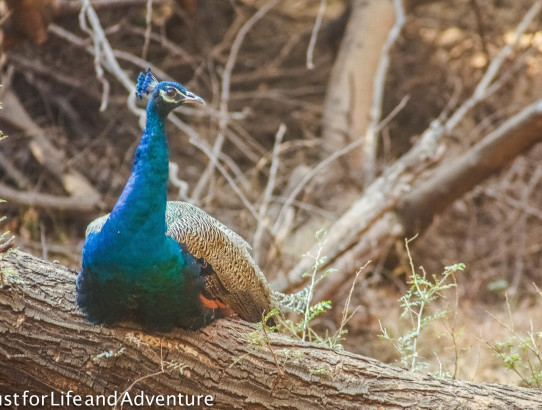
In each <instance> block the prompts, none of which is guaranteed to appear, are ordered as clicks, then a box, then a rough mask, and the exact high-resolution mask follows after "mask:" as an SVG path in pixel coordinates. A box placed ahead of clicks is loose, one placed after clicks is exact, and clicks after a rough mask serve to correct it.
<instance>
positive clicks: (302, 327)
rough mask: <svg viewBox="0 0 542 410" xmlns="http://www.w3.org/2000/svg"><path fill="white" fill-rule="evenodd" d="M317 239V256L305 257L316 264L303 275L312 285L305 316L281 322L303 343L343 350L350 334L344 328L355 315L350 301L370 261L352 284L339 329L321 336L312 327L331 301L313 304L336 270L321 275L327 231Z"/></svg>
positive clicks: (324, 261)
mask: <svg viewBox="0 0 542 410" xmlns="http://www.w3.org/2000/svg"><path fill="white" fill-rule="evenodd" d="M315 237H316V240H317V241H318V251H317V252H316V255H311V254H306V255H305V256H309V257H311V258H313V259H314V264H313V265H312V270H311V272H310V273H304V274H303V277H308V278H310V283H309V285H308V287H307V292H306V300H305V303H304V306H305V309H304V312H303V314H301V315H300V316H301V318H300V320H299V321H292V320H280V323H281V324H282V325H283V326H284V328H286V329H287V330H288V332H289V333H290V334H291V335H293V336H295V337H297V338H299V339H301V340H303V341H309V342H316V343H320V344H324V345H327V346H328V347H330V348H332V349H340V348H342V346H341V341H342V340H343V339H344V335H345V334H346V333H347V332H348V331H347V330H346V329H345V328H344V327H345V325H346V323H347V322H348V321H349V320H350V318H351V317H352V315H353V314H354V313H355V311H354V312H352V313H351V314H348V309H349V306H350V300H351V297H352V293H353V291H354V287H355V284H356V281H357V280H358V277H359V275H360V273H361V272H362V271H363V270H364V269H365V267H366V266H367V265H368V264H369V263H370V261H369V262H367V263H366V264H365V265H364V266H363V267H362V268H360V269H359V270H358V271H357V272H356V276H355V278H354V280H353V282H352V287H351V289H350V292H349V294H348V297H347V298H346V302H345V306H344V310H343V315H342V319H341V323H340V326H339V329H338V330H337V331H336V332H335V333H333V334H330V332H329V331H326V332H325V335H324V336H321V335H319V334H318V333H317V332H316V331H315V330H314V329H313V328H312V327H311V322H312V321H313V320H314V319H316V318H317V317H318V316H319V315H321V314H322V313H325V312H327V311H329V310H330V309H331V301H329V300H323V301H320V302H317V303H315V304H312V299H313V297H314V291H315V289H316V286H317V285H318V283H320V281H321V280H322V279H324V278H326V277H328V276H329V275H331V274H332V273H333V272H335V271H336V269H334V268H330V269H327V270H325V271H324V272H323V273H319V271H320V268H321V267H322V266H324V265H325V263H326V260H327V256H325V255H322V251H323V249H324V245H325V244H326V241H327V239H326V231H325V230H323V229H320V230H319V231H318V232H316V234H315Z"/></svg>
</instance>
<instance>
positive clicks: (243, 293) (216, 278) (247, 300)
mask: <svg viewBox="0 0 542 410" xmlns="http://www.w3.org/2000/svg"><path fill="white" fill-rule="evenodd" d="M166 224H167V234H168V235H169V236H171V237H173V238H174V239H176V240H177V241H178V242H179V243H181V244H183V245H184V246H185V247H186V248H187V249H188V251H189V252H190V253H191V254H192V255H194V256H195V257H196V258H198V259H202V260H203V261H204V262H205V263H207V264H209V265H210V266H211V268H212V272H213V273H212V274H210V275H207V276H206V278H205V281H206V282H205V293H206V294H207V295H209V297H210V298H212V299H219V300H220V301H222V302H223V303H225V304H226V305H228V306H229V307H230V308H232V309H233V310H234V311H235V312H236V313H237V314H238V315H239V316H240V317H241V318H243V319H245V320H247V321H251V322H257V321H260V320H261V319H262V313H266V312H268V311H269V310H270V309H271V291H270V288H269V285H268V283H267V280H266V279H265V277H264V275H263V273H262V272H261V271H260V269H259V267H258V266H257V265H256V263H255V262H254V260H253V259H252V257H251V255H250V252H249V250H250V245H249V244H248V243H247V242H246V241H245V240H244V239H243V238H241V237H240V236H239V235H237V234H236V233H235V232H233V231H232V230H231V229H229V228H228V227H226V226H225V225H223V224H222V223H220V222H219V221H217V220H216V219H214V218H213V217H211V216H210V215H208V214H207V213H206V212H204V211H203V210H201V209H199V208H198V207H196V206H194V205H191V204H189V203H186V202H168V203H167V209H166Z"/></svg>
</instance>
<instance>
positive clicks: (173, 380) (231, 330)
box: [0, 250, 542, 409]
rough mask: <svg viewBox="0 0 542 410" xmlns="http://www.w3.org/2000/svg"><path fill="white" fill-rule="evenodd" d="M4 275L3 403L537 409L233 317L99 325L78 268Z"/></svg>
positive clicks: (528, 400)
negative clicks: (80, 290) (79, 285)
mask: <svg viewBox="0 0 542 410" xmlns="http://www.w3.org/2000/svg"><path fill="white" fill-rule="evenodd" d="M1 269H2V270H1V272H2V288H0V334H2V337H1V338H0V356H2V360H0V392H2V394H0V399H2V400H4V403H3V404H2V403H0V407H1V406H3V405H6V400H7V398H10V399H12V400H13V398H14V394H19V396H18V399H19V403H21V400H22V397H23V395H24V392H25V391H27V393H26V395H27V398H28V397H30V395H34V396H36V395H40V397H41V395H46V396H45V399H43V400H45V401H44V402H40V404H41V405H40V406H38V407H41V408H47V407H51V405H52V403H51V400H55V402H56V403H59V402H60V400H64V405H63V406H62V407H63V408H66V407H70V406H69V405H67V403H68V402H67V401H68V400H72V401H71V402H70V403H72V404H73V403H74V402H73V400H75V399H74V396H75V395H80V396H81V400H82V403H85V401H86V400H92V399H90V398H89V397H93V398H94V400H99V396H98V395H105V396H104V397H105V399H104V400H110V399H111V398H112V399H113V400H114V399H115V398H117V399H119V402H118V403H117V404H118V405H119V407H120V404H121V402H120V399H124V400H125V401H124V403H122V404H123V405H124V408H131V407H132V405H134V406H136V405H137V400H138V398H139V397H143V399H142V400H155V402H154V405H151V406H149V405H148V401H147V405H146V407H147V408H148V407H159V406H160V403H159V402H161V401H160V400H166V399H168V400H171V401H170V405H171V404H172V403H173V402H172V400H173V396H174V395H175V399H176V400H177V402H176V405H178V406H179V405H180V404H179V403H181V404H183V403H184V405H187V404H190V403H191V400H193V402H194V404H197V402H198V400H199V403H200V406H209V405H210V404H211V403H212V404H213V406H214V407H217V408H234V407H237V408H247V407H250V408H271V409H272V408H311V409H316V408H343V409H348V408H356V409H359V408H372V409H374V408H376V407H377V406H378V408H381V409H398V408H422V409H449V408H470V409H486V408H494V409H534V408H540V407H541V406H542V396H541V395H540V391H538V390H534V389H526V388H519V387H513V386H504V385H498V384H489V383H469V382H462V381H454V380H445V379H438V378H436V377H433V376H428V375H421V374H416V373H410V372H408V371H406V370H404V369H401V368H398V367H395V366H391V365H387V364H383V363H380V362H378V361H376V360H374V359H369V358H366V357H362V356H358V355H355V354H352V353H348V352H343V351H335V350H331V349H328V348H326V347H322V346H318V345H315V344H309V343H303V342H301V341H298V340H292V339H290V338H287V337H285V336H283V335H278V334H269V333H267V334H265V333H262V332H261V331H257V332H256V333H254V328H253V327H252V326H251V325H250V324H247V323H245V322H241V321H236V320H233V319H223V320H219V321H218V322H216V323H215V324H213V325H211V326H208V327H206V328H204V329H202V330H199V331H183V330H176V331H174V332H171V333H168V334H154V335H150V334H145V333H142V332H140V331H138V330H134V329H133V328H131V327H129V326H127V325H122V326H116V327H113V328H104V327H100V326H93V325H91V324H89V323H87V322H85V320H84V319H83V317H82V316H81V314H80V312H79V310H78V309H77V307H76V305H75V289H74V280H75V272H73V271H70V270H69V269H67V268H65V267H63V266H61V265H59V264H55V263H50V262H45V261H43V260H40V259H38V258H35V257H32V256H30V255H28V254H25V253H23V252H20V251H17V250H12V251H9V252H8V253H5V254H2V261H1ZM70 390H71V391H73V393H70V395H68V391H70ZM52 392H54V394H53V393H52ZM125 392H127V393H128V394H129V396H125ZM141 392H143V393H141ZM179 394H182V395H184V396H179ZM87 395H89V396H87ZM159 395H161V397H163V398H162V399H160V398H159V397H160V396H159ZM191 395H194V396H196V397H195V398H194V397H192V399H191V398H190V397H191ZM198 395H200V396H201V397H200V398H199V399H198V398H197V396H198ZM166 396H169V397H166ZM206 396H211V397H206ZM126 397H130V398H131V399H130V400H131V402H130V401H128V399H126ZM183 400H184V401H183ZM205 400H207V402H205ZM68 404H69V403H68ZM107 404H108V405H109V406H111V405H112V403H111V402H109V403H107ZM107 404H106V405H107ZM72 407H73V406H72ZM95 407H100V405H97V406H95ZM101 407H105V405H104V406H101Z"/></svg>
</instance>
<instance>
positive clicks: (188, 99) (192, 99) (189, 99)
mask: <svg viewBox="0 0 542 410" xmlns="http://www.w3.org/2000/svg"><path fill="white" fill-rule="evenodd" d="M184 103H200V104H201V105H205V101H203V98H201V97H198V96H197V95H196V94H194V93H191V92H190V91H187V92H186V94H185V95H184V100H183V104H184Z"/></svg>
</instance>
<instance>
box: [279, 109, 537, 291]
mask: <svg viewBox="0 0 542 410" xmlns="http://www.w3.org/2000/svg"><path fill="white" fill-rule="evenodd" d="M443 132H444V131H443V130H442V126H438V127H437V126H434V127H431V128H429V129H428V130H427V131H426V132H425V133H424V134H423V135H422V137H421V138H420V140H419V141H418V142H417V143H416V145H414V147H413V148H412V149H411V150H410V151H409V152H408V153H407V154H405V155H404V156H403V157H402V158H401V159H399V160H398V161H397V162H396V163H395V164H393V165H392V166H390V167H389V168H388V169H386V171H385V172H384V174H383V175H382V176H381V177H379V178H378V179H377V180H376V181H375V182H374V183H373V184H372V185H370V186H369V187H368V188H367V190H366V191H365V194H364V195H363V196H362V197H361V198H360V199H359V200H357V201H356V202H355V203H354V204H353V205H352V206H351V207H350V209H349V210H348V211H347V212H345V213H344V214H343V215H342V216H341V218H339V219H338V220H337V221H336V222H335V223H334V224H333V225H332V226H331V227H330V228H329V230H328V235H327V242H326V244H325V245H324V247H323V249H322V250H321V255H326V256H327V259H326V261H325V263H323V264H322V265H321V266H320V269H321V270H322V271H323V270H326V269H328V268H330V267H333V268H335V269H337V272H335V273H334V274H333V275H330V276H329V277H328V278H326V280H325V281H324V282H322V284H321V285H320V286H319V289H318V290H317V292H316V294H315V298H316V300H322V299H332V298H333V297H334V296H335V295H336V294H337V289H338V288H339V287H341V286H342V284H343V283H344V282H345V281H347V280H348V279H349V278H350V277H352V274H353V273H354V272H356V270H357V269H358V268H359V267H360V266H361V265H363V264H364V263H365V262H367V261H369V260H372V261H375V260H379V259H380V258H381V257H383V256H385V253H386V252H387V251H388V250H389V248H390V246H391V244H393V243H394V242H395V241H397V240H403V239H404V238H406V237H411V236H413V235H414V234H416V233H423V232H424V230H425V229H426V228H427V227H428V226H429V225H430V223H431V222H432V221H433V218H434V217H435V216H436V215H438V214H439V213H441V212H443V211H444V210H445V209H446V208H447V207H448V206H449V205H451V204H452V203H453V202H454V201H455V200H457V199H459V198H461V197H462V196H463V195H464V194H465V193H466V192H468V191H470V190H471V189H472V188H474V187H475V186H476V185H478V184H480V183H481V182H483V181H484V180H485V179H487V178H488V177H490V176H491V175H494V174H495V173H497V172H498V171H500V170H501V169H503V167H505V166H506V165H507V164H509V163H510V162H511V161H512V160H513V159H514V158H516V157H517V156H518V155H520V154H522V153H524V152H526V151H527V150H529V149H530V148H531V147H532V146H533V145H534V144H536V143H538V142H540V141H542V100H538V101H536V102H534V103H532V104H531V105H529V106H527V107H525V108H524V109H523V110H522V111H520V112H519V113H517V114H516V115H515V116H513V117H511V118H510V119H509V120H508V121H506V122H504V123H503V124H502V125H501V126H499V127H498V128H497V129H496V130H495V131H493V132H492V133H490V134H489V135H487V136H486V137H484V138H483V139H482V140H481V141H480V142H479V143H477V144H476V145H474V146H473V147H472V148H470V149H469V151H468V152H466V153H465V154H464V155H463V156H461V157H459V158H456V159H455V160H454V161H451V164H449V163H441V160H442V153H443V150H444V147H445V146H444V144H443V143H442V142H441V141H439V140H440V138H441V135H442V134H443ZM435 164H438V167H436V168H435V169H434V170H432V171H431V175H430V176H429V177H425V178H419V177H420V175H422V174H423V173H424V172H427V171H428V170H429V169H430V168H431V166H434V165H435ZM317 252H318V249H317V247H314V248H313V249H312V250H311V251H310V252H309V253H308V255H309V256H307V257H305V258H303V259H302V260H301V261H300V262H299V263H298V264H297V265H296V266H295V267H294V269H292V270H291V271H290V272H289V274H288V277H287V281H288V283H286V282H277V283H275V285H276V286H277V287H279V288H280V289H281V290H284V289H288V288H289V289H296V288H299V287H301V285H302V284H303V281H304V280H305V278H304V277H303V273H304V272H310V270H311V269H312V265H313V264H314V259H313V258H312V257H311V256H310V255H316V254H317Z"/></svg>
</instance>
